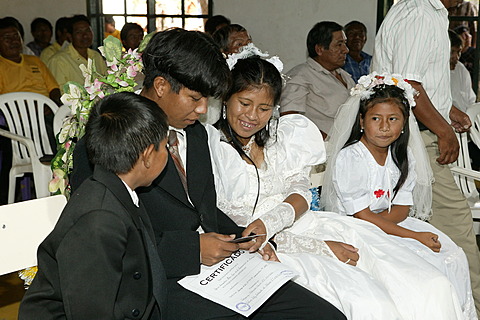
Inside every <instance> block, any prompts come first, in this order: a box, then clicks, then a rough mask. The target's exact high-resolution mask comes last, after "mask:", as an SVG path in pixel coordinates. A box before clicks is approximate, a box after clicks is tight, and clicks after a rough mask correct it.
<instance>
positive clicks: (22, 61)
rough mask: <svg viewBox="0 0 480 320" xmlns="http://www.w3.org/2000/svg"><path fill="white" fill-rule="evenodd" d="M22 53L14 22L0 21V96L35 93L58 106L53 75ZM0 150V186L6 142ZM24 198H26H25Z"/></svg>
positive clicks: (1, 197) (0, 195) (7, 163)
mask: <svg viewBox="0 0 480 320" xmlns="http://www.w3.org/2000/svg"><path fill="white" fill-rule="evenodd" d="M22 49H23V41H22V38H21V36H20V32H19V30H18V27H17V25H16V24H15V22H12V20H9V19H0V55H1V57H0V94H4V93H10V92H22V91H27V92H35V93H40V94H43V95H44V96H47V97H49V98H50V99H52V100H53V101H55V102H56V103H57V104H59V105H60V104H61V102H60V90H59V88H58V84H57V81H55V78H54V77H53V75H52V74H51V73H50V71H49V70H48V68H47V67H46V66H45V64H44V63H43V62H42V61H41V60H40V58H38V57H36V56H30V55H23V54H22ZM45 110H46V112H45V119H46V123H45V124H46V126H47V132H48V134H49V140H50V145H51V147H52V150H55V145H56V144H55V138H54V136H53V129H52V121H53V114H52V113H51V110H50V108H46V109H45ZM0 114H1V112H0ZM2 120H3V121H2ZM0 123H1V124H0V126H3V127H5V122H4V118H3V114H1V116H0ZM0 150H1V157H0V168H1V169H0V184H1V185H6V184H7V183H8V172H9V170H10V167H11V162H12V160H11V159H12V155H11V154H12V150H11V143H10V140H8V139H0ZM0 189H2V190H1V192H0V203H6V199H7V194H6V192H5V191H4V190H7V189H8V188H0ZM26 197H27V198H29V196H28V195H26Z"/></svg>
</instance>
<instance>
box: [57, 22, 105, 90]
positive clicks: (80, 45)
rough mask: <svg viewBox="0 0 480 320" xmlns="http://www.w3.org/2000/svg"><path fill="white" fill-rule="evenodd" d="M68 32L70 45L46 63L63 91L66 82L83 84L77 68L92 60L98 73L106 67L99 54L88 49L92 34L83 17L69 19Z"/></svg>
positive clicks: (103, 71)
mask: <svg viewBox="0 0 480 320" xmlns="http://www.w3.org/2000/svg"><path fill="white" fill-rule="evenodd" d="M68 29H69V30H68V32H69V33H70V34H71V37H72V43H71V44H70V45H69V46H68V47H66V48H65V50H61V51H59V52H57V53H56V54H55V55H53V56H52V57H51V58H50V60H49V61H48V68H49V69H50V71H51V72H52V74H53V76H54V77H55V79H56V80H57V82H58V84H59V85H60V89H61V90H63V85H64V84H65V83H66V82H68V81H75V82H77V83H79V84H81V85H83V84H84V82H85V77H84V76H83V74H82V71H81V70H80V68H79V66H80V65H82V64H84V65H85V66H86V65H87V64H88V59H89V58H90V59H92V60H93V62H94V64H95V68H96V70H97V72H98V73H100V74H105V73H106V71H107V65H106V64H105V61H104V60H103V58H102V56H101V55H100V53H98V52H97V51H94V50H92V49H90V46H91V45H92V43H93V32H92V28H91V27H90V20H88V18H87V17H86V16H84V15H77V16H73V17H72V18H71V21H70V24H68Z"/></svg>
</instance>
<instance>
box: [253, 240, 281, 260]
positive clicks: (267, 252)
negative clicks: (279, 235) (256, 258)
mask: <svg viewBox="0 0 480 320" xmlns="http://www.w3.org/2000/svg"><path fill="white" fill-rule="evenodd" d="M258 253H260V254H261V255H262V258H263V260H266V261H277V262H280V260H278V257H277V254H276V252H275V250H273V248H272V245H271V244H270V243H267V244H266V245H265V247H263V249H260V250H258Z"/></svg>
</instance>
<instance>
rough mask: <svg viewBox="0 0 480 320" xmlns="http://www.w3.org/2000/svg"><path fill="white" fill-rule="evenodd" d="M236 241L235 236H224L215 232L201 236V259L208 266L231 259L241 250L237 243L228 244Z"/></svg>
mask: <svg viewBox="0 0 480 320" xmlns="http://www.w3.org/2000/svg"><path fill="white" fill-rule="evenodd" d="M233 239H235V235H224V234H219V233H215V232H209V233H203V234H201V235H200V259H201V263H202V264H204V265H207V266H211V265H214V264H215V263H217V262H220V261H222V260H223V259H225V258H227V257H229V256H230V255H231V254H232V253H233V252H235V251H237V250H238V249H239V245H238V244H237V243H231V242H228V241H230V240H233Z"/></svg>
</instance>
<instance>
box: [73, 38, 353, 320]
mask: <svg viewBox="0 0 480 320" xmlns="http://www.w3.org/2000/svg"><path fill="white" fill-rule="evenodd" d="M142 58H143V62H144V65H145V81H144V89H143V91H142V93H141V95H143V96H145V97H147V98H150V99H151V100H153V101H155V102H156V103H157V104H158V106H159V107H160V108H162V109H163V111H165V113H166V114H167V117H168V121H169V124H170V131H171V132H172V133H170V136H175V135H176V138H175V137H172V139H171V141H169V143H170V148H171V147H174V146H175V147H176V148H177V150H176V151H171V155H170V156H169V159H168V163H167V166H166V168H165V170H164V171H163V173H162V174H161V175H160V176H159V177H158V178H157V179H156V180H155V181H154V182H153V183H152V185H151V186H150V187H149V188H145V189H143V190H139V197H140V198H141V200H142V202H143V204H144V205H145V207H146V210H147V213H148V214H149V216H150V219H151V221H152V225H153V228H154V233H155V236H156V241H157V245H158V251H159V254H160V257H161V259H162V262H163V263H164V267H165V272H166V276H167V291H168V295H167V305H168V310H167V315H166V317H165V318H166V319H211V318H215V319H244V317H243V316H241V315H239V314H237V313H236V312H234V311H232V310H230V309H227V308H225V307H223V306H221V305H219V304H217V303H214V302H212V301H210V300H207V299H205V298H203V297H201V296H199V295H197V294H195V293H192V292H190V291H188V290H186V289H184V288H183V287H182V286H180V285H179V284H178V283H177V281H178V280H179V279H181V278H183V277H185V276H189V275H195V274H198V273H199V272H200V266H201V264H205V265H212V264H215V263H217V262H219V261H221V260H223V259H224V258H225V257H227V256H229V255H230V254H231V253H232V252H234V251H236V250H238V249H239V248H243V249H248V247H249V246H250V245H251V243H246V244H242V246H244V247H240V245H239V244H234V243H230V242H228V240H231V239H232V236H230V235H232V234H237V235H240V234H241V232H242V231H243V228H240V227H238V226H237V225H236V224H235V223H234V222H233V221H232V220H230V218H228V217H227V216H226V215H225V214H224V213H223V212H221V211H220V210H219V209H217V207H216V194H215V186H214V180H213V174H212V169H211V161H210V154H209V149H208V145H207V134H206V131H205V129H204V127H203V126H202V125H201V124H200V123H199V122H198V117H199V116H200V114H203V113H205V112H206V111H207V97H209V96H214V97H220V96H221V95H222V94H223V93H224V92H225V91H226V90H227V89H228V85H229V83H230V71H229V70H228V67H227V65H226V62H225V59H224V58H223V57H222V55H221V53H220V50H219V49H218V47H217V46H216V45H215V44H214V43H213V41H212V40H211V39H210V38H209V37H208V36H207V35H205V34H203V33H200V32H195V31H185V30H182V29H172V30H168V31H164V32H159V33H157V34H156V35H155V36H154V37H153V38H152V39H151V40H150V42H149V44H148V46H147V49H146V50H145V52H144V53H143V56H142ZM175 140H177V141H175ZM77 148H78V145H77ZM76 151H77V152H79V151H80V150H76ZM75 163H76V165H80V166H82V165H81V164H79V163H78V162H77V161H76V160H75ZM84 165H85V163H84ZM75 171H76V172H77V177H76V178H78V173H79V174H80V175H82V174H84V173H83V172H81V171H82V170H80V169H79V168H77V169H76V170H75ZM79 171H80V172H79ZM74 178H75V177H74ZM250 318H251V319H345V316H344V315H343V314H342V313H341V312H340V311H338V310H337V309H336V308H335V307H334V306H332V305H331V304H329V303H328V302H326V301H325V300H323V299H322V298H320V297H319V296H317V295H315V294H313V293H311V292H310V291H308V290H306V289H305V288H303V287H301V286H299V285H297V284H295V283H293V282H291V281H290V282H288V283H287V284H285V285H284V286H283V287H281V288H280V289H279V290H278V291H277V292H276V293H275V294H274V295H273V296H272V297H270V299H269V300H267V302H266V303H265V304H264V305H263V306H262V307H261V308H260V309H259V310H257V311H256V312H255V313H254V314H253V315H252V316H251V317H250Z"/></svg>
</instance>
